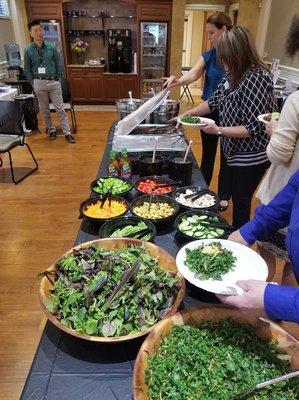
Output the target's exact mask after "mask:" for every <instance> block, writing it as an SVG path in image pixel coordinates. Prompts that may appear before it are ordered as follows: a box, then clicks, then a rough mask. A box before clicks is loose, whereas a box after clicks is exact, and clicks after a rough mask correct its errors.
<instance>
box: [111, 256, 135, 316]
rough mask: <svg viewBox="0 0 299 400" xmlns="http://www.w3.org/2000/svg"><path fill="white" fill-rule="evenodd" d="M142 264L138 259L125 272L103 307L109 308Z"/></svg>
mask: <svg viewBox="0 0 299 400" xmlns="http://www.w3.org/2000/svg"><path fill="white" fill-rule="evenodd" d="M140 265H141V262H140V261H139V260H136V261H135V262H134V264H133V265H132V266H131V267H130V268H129V269H128V270H127V271H126V272H125V273H124V274H123V276H122V278H121V280H120V282H119V284H118V285H117V286H116V288H115V289H114V290H113V292H112V293H111V295H110V296H109V298H108V300H107V301H106V303H105V304H104V306H103V309H107V308H108V307H109V306H110V304H111V303H112V302H113V300H115V299H116V297H118V294H119V292H120V291H121V289H122V288H123V287H124V286H125V284H126V283H127V282H129V281H130V279H131V278H132V277H133V276H134V275H135V274H136V273H137V271H138V270H139V267H140Z"/></svg>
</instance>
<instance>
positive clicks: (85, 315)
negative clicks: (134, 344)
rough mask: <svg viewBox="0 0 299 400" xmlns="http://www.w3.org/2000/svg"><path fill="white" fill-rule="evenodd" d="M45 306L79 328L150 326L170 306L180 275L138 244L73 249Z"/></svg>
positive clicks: (94, 331)
mask: <svg viewBox="0 0 299 400" xmlns="http://www.w3.org/2000/svg"><path fill="white" fill-rule="evenodd" d="M55 278H56V279H55V282H54V286H53V289H52V290H51V297H50V298H49V299H47V301H45V302H44V306H45V307H46V308H47V309H48V310H49V311H50V312H51V313H53V314H54V315H55V317H56V318H57V319H58V320H60V322H61V323H62V324H64V325H65V326H68V327H69V328H72V329H74V330H76V331H77V332H79V333H86V334H88V335H98V336H109V337H110V336H123V335H128V334H130V333H136V332H140V331H144V330H147V329H148V328H149V327H150V326H152V325H153V324H155V323H156V322H158V321H159V320H160V319H162V318H163V317H164V316H165V315H167V313H168V312H169V311H170V309H171V306H172V304H173V302H174V300H175V299H176V296H177V293H178V291H179V289H180V286H179V280H178V278H177V277H176V276H175V275H173V274H171V273H169V272H167V271H165V270H163V269H162V268H160V267H159V266H158V260H157V259H155V258H153V257H152V256H151V255H150V254H149V253H148V252H147V251H146V249H145V248H144V247H143V246H142V247H138V246H134V245H129V246H128V247H127V248H123V249H115V250H106V249H103V248H100V247H96V246H90V247H88V248H86V249H81V250H74V251H73V253H72V254H71V255H68V256H67V257H64V258H63V259H62V260H61V261H60V262H59V263H58V265H57V270H56V276H55Z"/></svg>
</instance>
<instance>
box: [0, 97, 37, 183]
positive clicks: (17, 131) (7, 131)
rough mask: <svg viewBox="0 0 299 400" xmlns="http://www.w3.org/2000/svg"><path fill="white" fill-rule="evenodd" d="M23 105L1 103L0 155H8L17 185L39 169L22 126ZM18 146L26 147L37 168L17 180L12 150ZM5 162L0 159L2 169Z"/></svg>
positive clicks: (12, 174) (13, 179)
mask: <svg viewBox="0 0 299 400" xmlns="http://www.w3.org/2000/svg"><path fill="white" fill-rule="evenodd" d="M22 116H23V113H22V105H21V103H20V102H16V101H0V154H2V153H8V156H9V163H10V170H11V176H12V181H13V183H15V184H17V183H19V182H21V181H22V180H23V179H25V178H26V177H27V176H28V175H30V174H32V173H33V172H34V171H36V170H37V169H38V163H37V161H36V159H35V157H34V155H33V153H32V151H31V149H30V147H29V145H28V144H27V143H25V134H24V130H23V125H22ZM17 146H26V147H27V149H28V151H29V153H30V155H31V157H32V159H33V161H34V163H35V167H34V168H33V169H31V170H30V171H29V172H27V173H26V174H25V175H23V176H22V177H21V178H20V179H18V180H16V178H15V174H14V168H13V163H12V156H11V150H12V149H14V148H15V147H17ZM2 164H3V162H2V159H1V158H0V167H1V166H2Z"/></svg>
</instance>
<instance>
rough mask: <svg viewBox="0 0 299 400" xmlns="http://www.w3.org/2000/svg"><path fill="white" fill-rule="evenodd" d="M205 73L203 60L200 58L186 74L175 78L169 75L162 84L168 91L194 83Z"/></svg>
mask: <svg viewBox="0 0 299 400" xmlns="http://www.w3.org/2000/svg"><path fill="white" fill-rule="evenodd" d="M204 71H205V60H204V58H203V57H202V56H201V57H200V59H199V60H198V62H197V63H196V64H195V65H194V67H193V68H192V69H191V70H190V71H188V72H187V73H186V74H184V75H183V76H181V77H180V78H177V77H176V76H175V75H171V76H170V77H169V78H167V80H166V82H165V83H164V85H163V86H164V87H167V89H170V88H172V87H176V86H182V85H188V84H189V83H192V82H195V81H196V80H197V79H199V78H200V77H201V76H202V75H203V73H204Z"/></svg>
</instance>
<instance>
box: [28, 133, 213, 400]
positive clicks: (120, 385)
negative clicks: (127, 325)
mask: <svg viewBox="0 0 299 400" xmlns="http://www.w3.org/2000/svg"><path fill="white" fill-rule="evenodd" d="M112 139H113V126H112V128H111V131H110V134H109V137H108V143H107V147H106V150H105V152H104V156H103V159H102V162H101V165H100V168H99V172H98V176H103V175H105V171H106V168H107V163H108V154H109V149H110V148H111V144H112ZM193 161H194V165H193V175H192V183H194V184H197V185H200V186H206V185H205V183H204V180H203V177H202V174H201V172H200V170H199V168H198V165H197V163H196V161H195V159H194V157H193ZM134 178H135V179H136V178H137V177H136V176H135V177H133V179H134ZM96 231H97V229H95V227H94V226H93V225H92V224H89V223H88V222H87V221H86V220H83V222H82V225H81V227H80V230H79V232H78V235H77V238H76V241H75V244H79V243H84V242H86V241H89V240H94V239H97V238H98V236H97V235H96ZM154 243H156V244H157V245H159V246H161V247H163V248H164V249H165V250H167V251H168V252H169V253H170V254H172V255H173V256H175V255H176V253H177V251H178V248H179V247H180V246H181V244H182V243H181V242H180V240H179V238H178V237H177V236H176V235H175V231H174V230H173V228H171V227H170V229H169V231H168V232H164V233H162V234H158V235H157V236H156V237H155V239H154ZM191 290H192V292H191V291H190V288H188V287H187V290H186V296H185V298H184V303H183V305H182V307H183V308H190V307H195V306H199V305H201V304H204V303H202V302H201V299H202V298H204V300H205V301H207V300H210V301H211V302H213V300H214V298H213V297H212V296H211V298H210V299H209V298H208V297H207V293H203V292H200V291H198V292H195V290H194V288H192V289H191ZM202 296H204V297H202ZM143 340H144V338H140V339H138V340H134V341H130V342H126V343H124V344H113V345H107V344H105V345H104V344H99V343H92V342H87V341H84V340H80V339H77V338H75V337H72V336H70V335H68V334H66V333H64V332H61V331H60V330H59V329H58V328H56V327H55V326H54V325H52V324H51V323H50V322H47V323H46V326H45V329H44V332H43V334H42V338H41V341H40V343H39V346H38V349H37V352H36V355H35V358H34V361H33V364H32V367H31V370H30V373H29V375H28V378H27V382H26V384H25V387H24V390H23V393H22V396H21V399H22V400H29V399H30V400H41V399H43V400H129V399H131V398H132V390H131V387H132V373H133V367H134V360H135V358H136V356H137V353H138V350H139V348H140V346H141V344H142V342H143Z"/></svg>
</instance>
